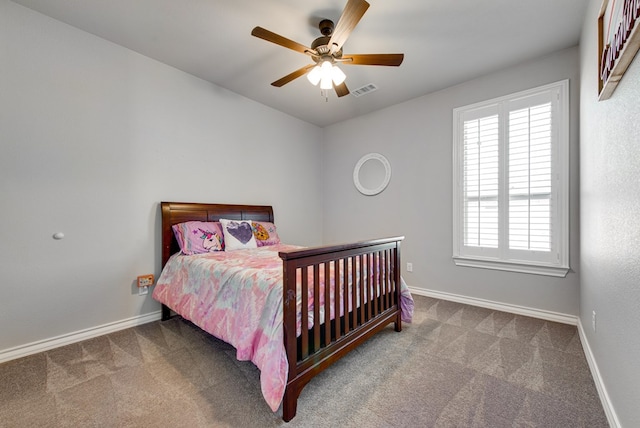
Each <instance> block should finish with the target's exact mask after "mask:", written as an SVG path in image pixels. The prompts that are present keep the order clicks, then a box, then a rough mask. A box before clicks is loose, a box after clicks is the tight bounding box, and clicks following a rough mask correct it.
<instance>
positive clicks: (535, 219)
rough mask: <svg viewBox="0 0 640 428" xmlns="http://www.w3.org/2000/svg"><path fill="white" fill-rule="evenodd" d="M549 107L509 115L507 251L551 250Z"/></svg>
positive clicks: (527, 109) (532, 108)
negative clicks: (508, 249)
mask: <svg viewBox="0 0 640 428" xmlns="http://www.w3.org/2000/svg"><path fill="white" fill-rule="evenodd" d="M551 155H552V149H551V103H550V102H547V103H544V104H541V105H537V106H533V107H529V108H524V109H520V110H515V111H510V112H509V166H508V168H509V248H510V249H519V250H538V251H550V250H551V185H552V183H551V177H552V176H551V174H552V173H551V162H552V159H551V158H552V156H551Z"/></svg>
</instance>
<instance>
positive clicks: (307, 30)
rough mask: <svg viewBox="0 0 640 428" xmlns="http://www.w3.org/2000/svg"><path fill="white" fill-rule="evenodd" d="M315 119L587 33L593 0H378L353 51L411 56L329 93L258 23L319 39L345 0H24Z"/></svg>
mask: <svg viewBox="0 0 640 428" xmlns="http://www.w3.org/2000/svg"><path fill="white" fill-rule="evenodd" d="M14 1H15V3H19V4H21V5H24V6H26V7H29V8H31V9H34V10H36V11H38V12H41V13H43V14H46V15H49V16H51V17H53V18H55V19H58V20H60V21H63V22H65V23H67V24H70V25H73V26H75V27H78V28H80V29H82V30H85V31H87V32H89V33H92V34H95V35H97V36H100V37H102V38H104V39H107V40H109V41H111V42H114V43H117V44H119V45H122V46H125V47H127V48H130V49H132V50H134V51H137V52H139V53H141V54H143V55H146V56H148V57H151V58H154V59H156V60H158V61H161V62H163V63H166V64H169V65H171V66H174V67H176V68H178V69H180V70H183V71H185V72H187V73H190V74H193V75H195V76H198V77H200V78H202V79H205V80H208V81H210V82H212V83H215V84H216V85H219V86H221V87H224V88H226V89H229V90H231V91H233V92H236V93H238V94H241V95H243V96H245V97H247V98H250V99H253V100H255V101H258V102H260V103H262V104H266V105H268V106H271V107H273V108H274V109H277V110H280V111H282V112H285V113H287V114H290V115H292V116H295V117H298V118H300V119H302V120H304V121H307V122H310V123H313V124H316V125H318V126H326V125H329V124H332V123H336V122H339V121H342V120H345V119H349V118H352V117H355V116H359V115H361V114H365V113H368V112H371V111H374V110H378V109H381V108H384V107H387V106H390V105H393V104H397V103H399V102H402V101H405V100H408V99H411V98H415V97H418V96H421V95H424V94H427V93H431V92H434V91H437V90H439V89H443V88H446V87H449V86H452V85H455V84H458V83H461V82H464V81H466V80H469V79H472V78H474V77H477V76H480V75H484V74H487V73H490V72H492V71H495V70H498V69H501V68H504V67H507V66H510V65H514V64H517V63H520V62H523V61H527V60H529V59H532V58H536V57H539V56H542V55H545V54H548V53H551V52H554V51H557V50H560V49H564V48H567V47H571V46H575V45H577V44H578V41H579V36H580V28H581V25H582V21H583V17H584V14H585V11H586V8H587V5H588V3H589V0H396V1H390V0H386V1H383V0H368V1H369V3H370V4H371V7H370V8H369V9H368V11H367V12H366V13H365V15H364V17H363V18H362V20H361V21H360V23H359V24H358V25H357V27H356V28H355V30H354V31H353V32H352V33H351V35H350V37H349V39H348V40H347V42H346V43H345V45H344V47H343V50H344V52H345V54H349V53H352V54H355V53H358V54H362V53H404V54H405V59H404V62H403V63H402V65H401V66H400V67H379V66H356V65H345V66H341V68H342V69H343V71H344V72H345V73H346V74H347V80H346V81H345V83H346V84H347V86H348V87H349V89H350V90H352V91H353V90H355V89H357V88H359V87H361V86H364V85H367V84H369V83H373V84H375V85H376V86H377V87H378V90H377V91H375V92H372V93H369V94H367V95H364V96H361V97H359V98H356V97H354V96H352V95H348V96H345V97H342V98H337V97H336V95H335V92H333V91H330V93H329V97H328V101H326V100H325V98H323V97H322V96H321V95H320V90H319V88H318V87H314V86H312V85H311V84H310V83H309V82H308V81H307V79H306V78H305V77H300V78H298V79H296V80H294V81H293V82H291V83H289V84H287V85H285V86H283V87H282V88H276V87H273V86H271V85H270V83H271V82H273V81H275V80H277V79H279V78H281V77H283V76H285V75H287V74H289V73H290V72H292V71H294V70H296V69H298V68H300V67H302V66H304V65H306V64H309V63H311V61H310V59H309V57H307V56H306V55H304V54H301V53H298V52H295V51H292V50H289V49H285V48H283V47H281V46H278V45H275V44H273V43H269V42H267V41H264V40H261V39H258V38H256V37H253V36H251V34H250V33H251V30H252V28H253V27H255V26H261V27H264V28H266V29H268V30H270V31H273V32H275V33H278V34H280V35H282V36H284V37H286V38H288V39H291V40H294V41H296V42H298V43H301V44H303V45H306V46H309V45H310V44H311V42H312V41H313V40H314V39H315V38H316V37H318V36H320V32H319V30H318V28H317V24H318V22H319V21H320V20H321V19H322V18H328V19H331V20H333V21H334V22H337V21H338V19H339V17H340V14H341V13H342V9H343V8H344V5H345V4H346V0H305V1H300V0H82V1H78V0H14Z"/></svg>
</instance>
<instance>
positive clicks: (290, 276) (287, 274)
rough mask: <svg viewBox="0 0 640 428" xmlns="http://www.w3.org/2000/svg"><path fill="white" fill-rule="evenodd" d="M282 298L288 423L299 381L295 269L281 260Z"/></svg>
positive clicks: (284, 411)
mask: <svg viewBox="0 0 640 428" xmlns="http://www.w3.org/2000/svg"><path fill="white" fill-rule="evenodd" d="M282 270H283V275H282V280H283V284H282V285H283V286H282V292H283V295H282V298H283V302H284V305H283V308H284V309H283V314H282V315H283V320H282V324H283V333H284V349H285V352H286V353H287V360H288V362H289V375H288V376H287V386H286V388H285V392H284V397H283V400H282V419H284V421H285V422H289V421H290V420H291V419H293V417H294V416H295V415H296V408H297V404H298V395H300V387H299V381H298V380H297V375H298V373H297V364H298V342H297V339H296V328H297V323H298V320H297V304H296V302H297V296H296V288H297V287H296V267H295V264H294V263H293V262H291V261H289V260H283V264H282Z"/></svg>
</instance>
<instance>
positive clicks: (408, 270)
mask: <svg viewBox="0 0 640 428" xmlns="http://www.w3.org/2000/svg"><path fill="white" fill-rule="evenodd" d="M407 272H413V263H407Z"/></svg>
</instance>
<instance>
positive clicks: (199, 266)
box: [153, 244, 413, 412]
mask: <svg viewBox="0 0 640 428" xmlns="http://www.w3.org/2000/svg"><path fill="white" fill-rule="evenodd" d="M298 248H301V247H296V246H292V245H284V244H279V245H273V246H267V247H260V248H256V249H245V250H237V251H229V252H225V251H219V252H213V253H206V254H198V255H192V256H182V255H174V256H172V257H171V259H170V260H169V261H168V262H167V264H166V266H165V267H164V270H163V271H162V274H161V275H160V277H159V278H158V282H157V285H156V287H155V290H154V292H153V297H154V299H156V300H158V301H159V302H161V303H164V304H165V305H167V306H169V307H171V308H172V309H173V310H174V311H176V312H177V313H179V314H180V315H182V317H184V318H185V319H187V320H189V321H191V322H193V323H194V324H196V325H197V326H199V327H200V328H202V329H203V330H205V331H207V332H208V333H210V334H212V335H214V336H216V337H218V338H220V339H222V340H224V341H225V342H227V343H229V344H231V345H233V346H234V347H235V348H236V350H237V353H236V357H237V358H238V360H243V361H244V360H251V361H252V362H253V363H254V364H255V365H256V366H257V367H258V368H259V369H260V383H261V389H262V394H263V396H264V398H265V400H266V401H267V403H268V404H269V407H271V409H272V410H273V411H274V412H275V411H277V410H278V407H279V406H280V402H281V401H282V397H283V396H284V390H285V387H286V383H287V376H288V370H289V365H288V363H287V356H286V353H285V349H284V342H283V313H282V294H283V293H282V260H281V259H280V257H279V256H278V252H279V251H284V250H291V249H298ZM298 303H300V302H298ZM309 305H311V306H312V305H313V301H312V300H311V299H310V302H309ZM401 308H402V318H403V321H406V322H410V321H411V316H412V314H413V299H412V297H411V294H410V293H409V290H408V288H407V286H406V284H405V283H404V281H402V301H401ZM309 312H310V313H313V309H312V307H310V308H309ZM299 324H300V323H299ZM310 324H311V322H310ZM299 329H300V325H298V330H299Z"/></svg>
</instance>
